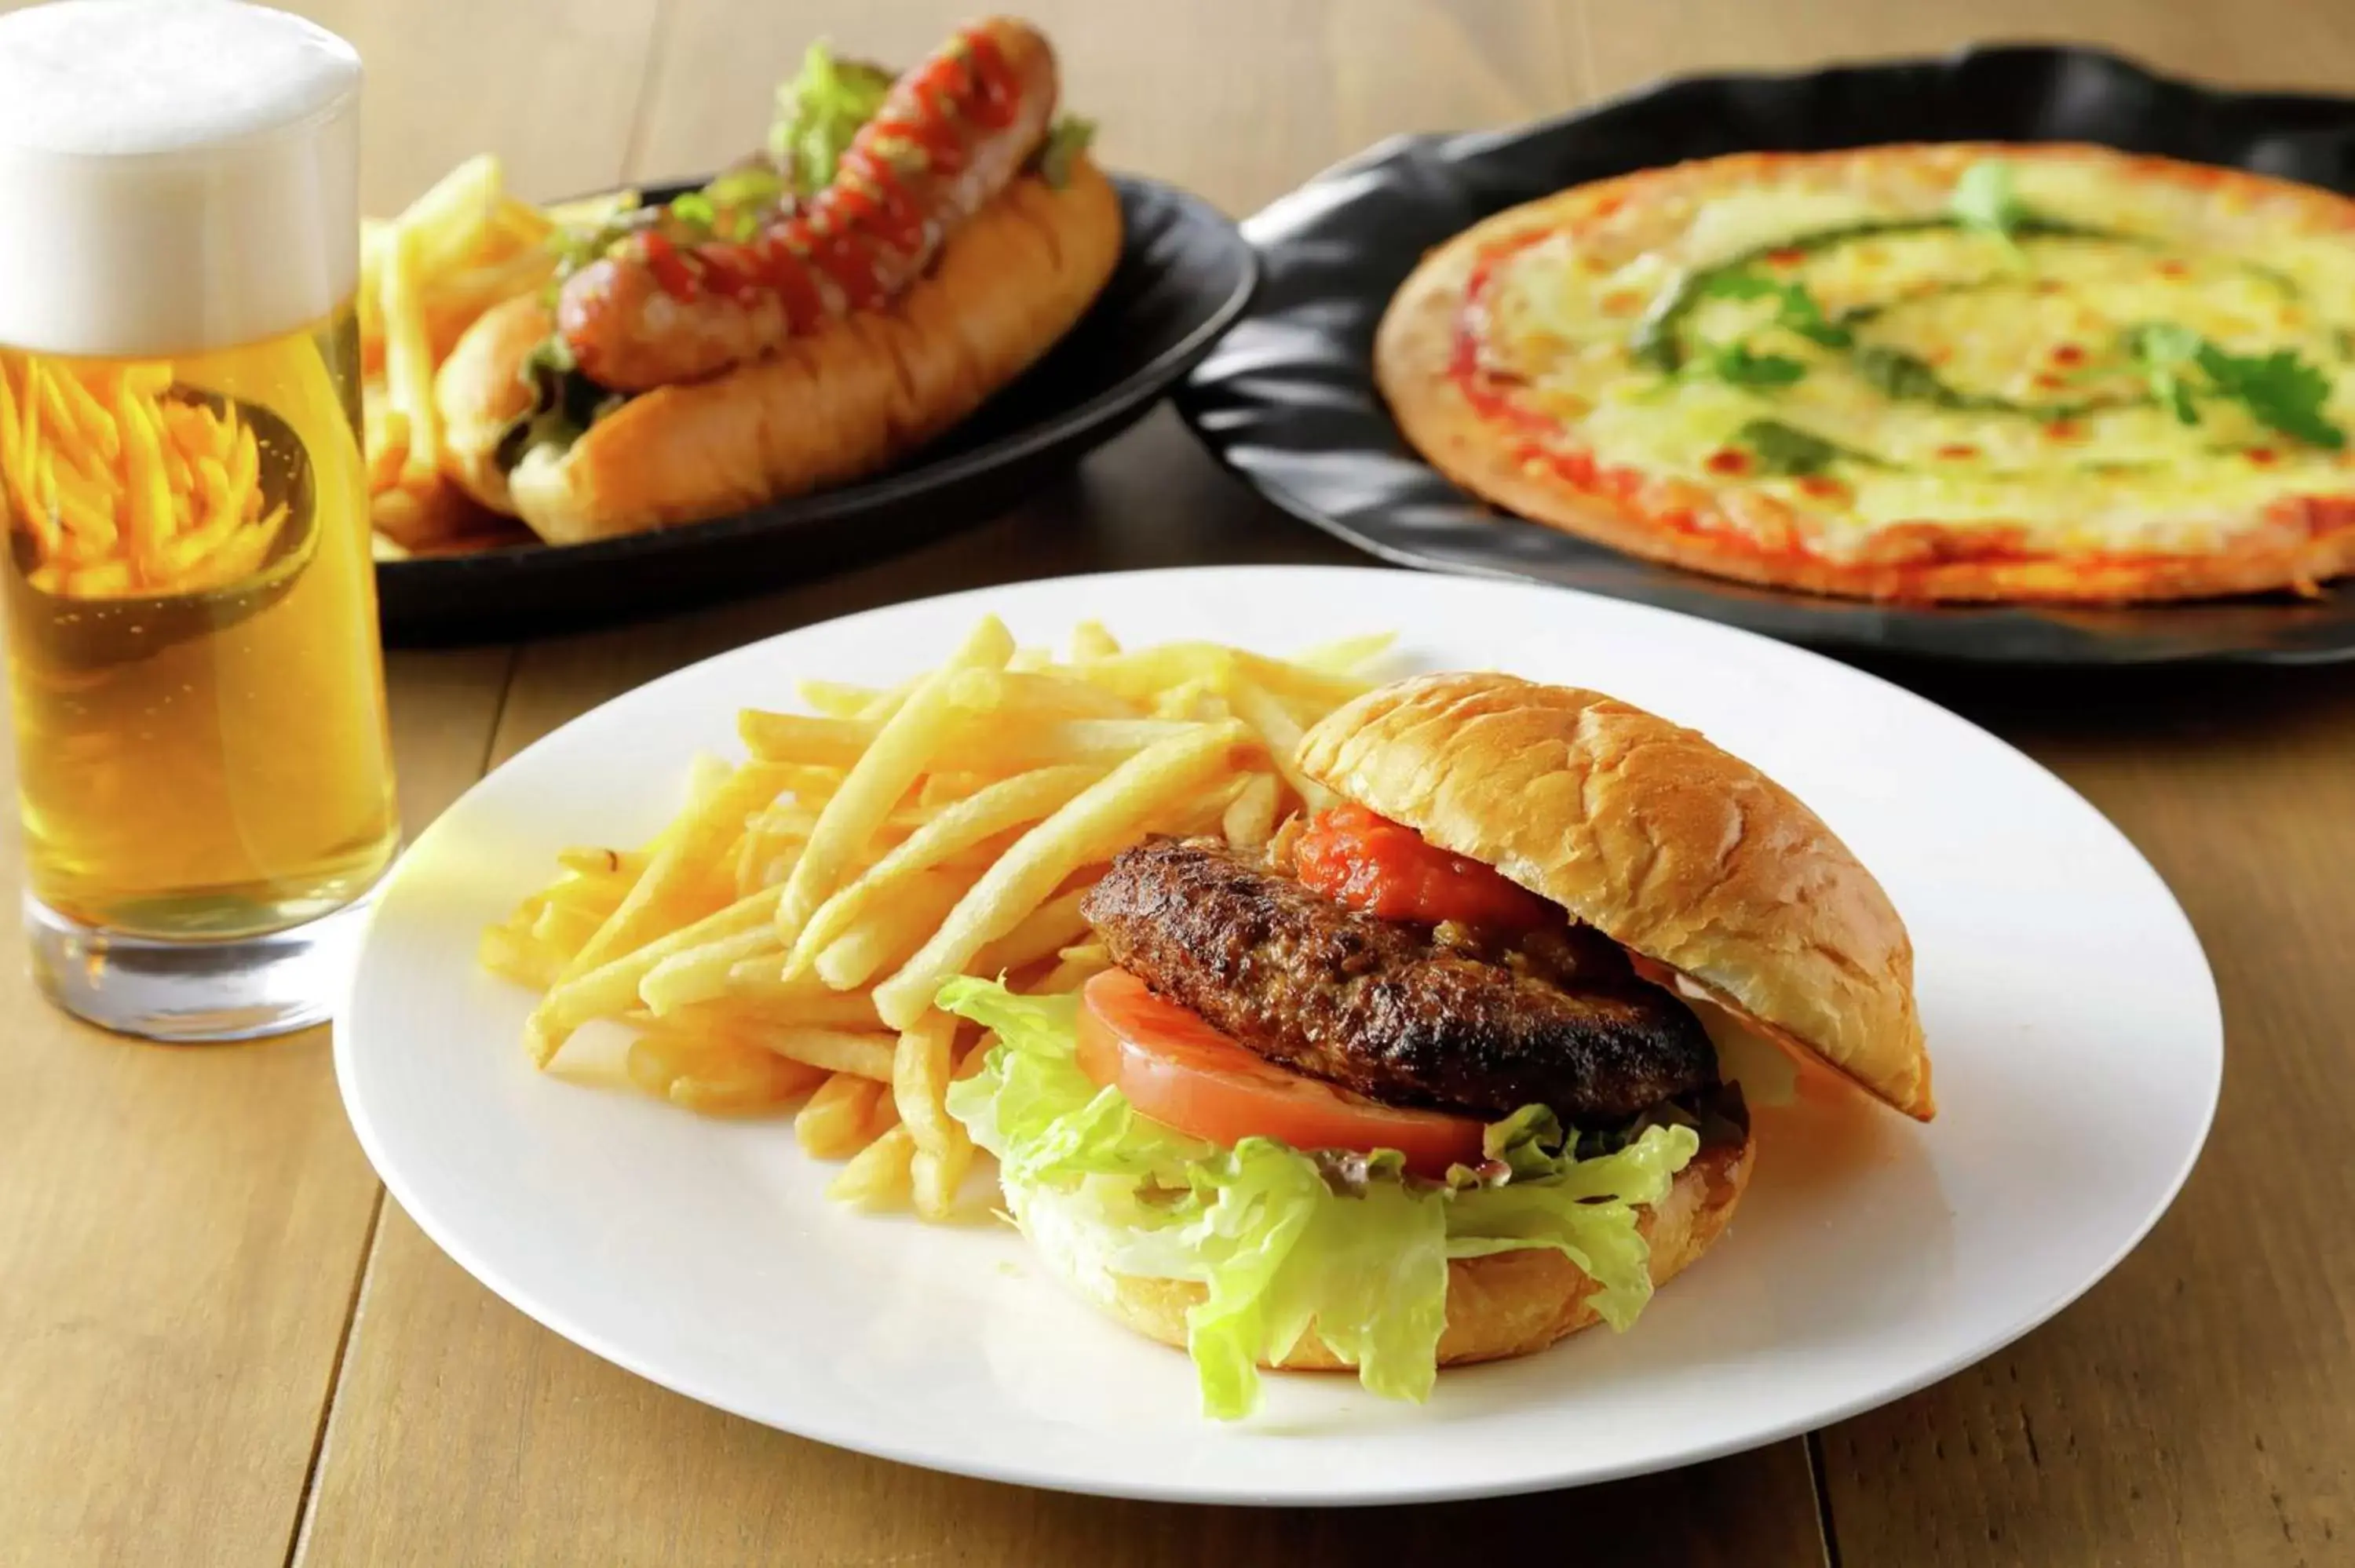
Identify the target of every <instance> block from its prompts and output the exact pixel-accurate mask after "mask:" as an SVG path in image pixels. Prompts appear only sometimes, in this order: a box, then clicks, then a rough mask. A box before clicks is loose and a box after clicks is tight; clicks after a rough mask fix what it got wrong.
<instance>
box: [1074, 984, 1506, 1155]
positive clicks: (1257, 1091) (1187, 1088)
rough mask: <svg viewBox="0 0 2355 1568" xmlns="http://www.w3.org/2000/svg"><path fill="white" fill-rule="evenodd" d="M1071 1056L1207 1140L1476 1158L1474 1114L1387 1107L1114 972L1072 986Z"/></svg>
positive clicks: (1093, 1075)
mask: <svg viewBox="0 0 2355 1568" xmlns="http://www.w3.org/2000/svg"><path fill="white" fill-rule="evenodd" d="M1079 1063H1080V1070H1081V1071H1082V1072H1083V1073H1085V1074H1086V1075H1088V1076H1089V1078H1090V1079H1092V1080H1093V1081H1094V1082H1096V1083H1098V1084H1103V1085H1109V1086H1112V1087H1114V1088H1117V1089H1118V1090H1120V1092H1121V1093H1122V1094H1123V1095H1124V1096H1125V1097H1127V1099H1128V1102H1129V1103H1130V1104H1131V1105H1133V1106H1135V1107H1136V1108H1137V1109H1138V1110H1140V1111H1142V1112H1144V1113H1145V1114H1146V1116H1149V1117H1151V1118H1153V1119H1154V1120H1156V1121H1157V1122H1162V1123H1164V1124H1166V1125H1167V1126H1169V1127H1174V1128H1177V1130H1178V1131H1180V1132H1185V1133H1191V1134H1192V1135H1193V1136H1195V1137H1196V1138H1200V1139H1208V1140H1209V1141H1210V1142H1212V1143H1217V1144H1224V1145H1229V1146H1231V1145H1233V1144H1235V1143H1237V1142H1239V1141H1240V1140H1241V1139H1246V1138H1250V1137H1252V1136H1254V1135H1256V1136H1259V1137H1263V1138H1274V1139H1283V1140H1284V1142H1286V1143H1288V1144H1290V1145H1292V1147H1294V1148H1295V1149H1348V1150H1357V1151H1358V1152H1359V1153H1364V1154H1370V1153H1372V1152H1373V1151H1374V1150H1378V1149H1395V1150H1398V1151H1399V1152H1400V1153H1401V1154H1403V1155H1405V1156H1406V1164H1407V1169H1408V1170H1410V1171H1414V1172H1415V1173H1416V1174H1418V1175H1422V1176H1431V1177H1441V1176H1444V1175H1446V1174H1447V1168H1448V1167H1449V1166H1450V1165H1455V1164H1465V1165H1477V1164H1478V1163H1479V1162H1480V1159H1481V1150H1480V1134H1481V1130H1482V1123H1481V1122H1480V1121H1479V1119H1478V1118H1475V1117H1463V1116H1450V1115H1448V1114H1446V1113H1445V1112H1444V1111H1430V1110H1410V1109H1406V1108H1403V1107H1398V1106H1386V1105H1383V1104H1381V1103H1380V1101H1378V1100H1369V1099H1368V1098H1366V1097H1364V1096H1363V1095H1358V1094H1352V1093H1350V1092H1349V1091H1348V1090H1347V1089H1344V1088H1341V1087H1338V1086H1336V1085H1332V1084H1328V1083H1326V1082H1325V1081H1324V1080H1322V1079H1320V1078H1311V1077H1308V1076H1306V1075H1304V1074H1300V1073H1295V1072H1293V1071H1292V1070H1291V1069H1290V1068H1287V1067H1280V1066H1278V1065H1275V1064H1274V1063H1273V1062H1270V1061H1268V1060H1266V1059H1265V1058H1264V1057H1262V1056H1259V1055H1255V1054H1252V1052H1250V1051H1247V1050H1245V1049H1244V1048H1243V1047H1241V1045H1238V1044H1235V1043H1234V1042H1233V1041H1232V1040H1231V1039H1229V1038H1228V1037H1227V1036H1226V1035H1224V1034H1221V1033H1219V1032H1218V1031H1217V1030H1215V1029H1213V1028H1211V1027H1210V1026H1209V1024H1208V1023H1205V1022H1202V1020H1201V1018H1200V1017H1199V1015H1197V1014H1195V1013H1193V1012H1189V1011H1188V1010H1187V1009H1185V1008H1182V1007H1179V1006H1178V1005H1177V1003H1175V1002H1171V1001H1164V1000H1162V999H1161V998H1160V997H1157V996H1156V995H1154V994H1153V992H1152V991H1150V990H1148V989H1147V988H1146V984H1145V982H1144V981H1143V980H1138V979H1137V978H1136V977H1135V975H1132V974H1130V973H1128V972H1127V971H1126V970H1124V969H1106V970H1104V971H1103V973H1101V974H1099V975H1097V976H1095V977H1094V978H1093V979H1092V980H1089V981H1088V983H1087V987H1086V989H1085V990H1084V991H1082V993H1081V1007H1080V1051H1079Z"/></svg>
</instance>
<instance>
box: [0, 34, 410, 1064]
mask: <svg viewBox="0 0 2355 1568" xmlns="http://www.w3.org/2000/svg"><path fill="white" fill-rule="evenodd" d="M359 90H360V69H359V61H358V58H357V56H356V55H355V54H354V53H353V51H352V49H351V48H350V47H349V46H348V45H346V44H345V43H344V42H343V41H342V40H341V39H339V38H337V37H334V36H333V35H332V34H329V33H326V32H325V31H323V30H322V29H320V28H318V27H316V26H313V25H312V24H310V23H308V22H305V21H303V20H301V19H299V18H296V17H293V16H287V15H284V14H283V13H280V12H276V11H271V10H267V9H264V8H261V7H260V6H254V5H240V4H234V3H230V0H63V3H61V4H55V5H42V6H37V7H34V8H32V9H30V10H25V11H18V12H15V13H12V14H10V15H8V16H0V212H5V213H6V214H7V220H6V221H5V223H0V518H5V521H6V524H7V528H8V540H9V546H10V549H9V561H8V566H7V569H6V572H5V580H6V590H5V598H6V622H7V627H6V635H7V652H8V673H9V681H8V688H9V699H10V704H11V707H12V711H13V716H14V721H15V735H16V778H17V788H18V791H19V795H20V799H21V804H22V808H23V810H22V815H23V822H24V877H25V894H24V907H25V918H26V926H27V935H28V936H29V938H30V939H31V944H32V951H33V964H34V970H35V973H36V975H37V978H38V980H40V983H41V984H42V986H43V988H44V990H45V991H47V992H48V995H49V996H50V997H51V998H52V999H53V1000H54V1001H57V1002H59V1004H60V1005H62V1006H64V1007H65V1008H67V1009H68V1010H69V1011H70V1012H75V1013H77V1014H79V1015H80V1016H81V1017H83V1018H86V1019H89V1020H91V1022H96V1023H100V1024H102V1025H104V1026H106V1027H109V1028H112V1029H116V1030H121V1031H124V1032H127V1033H136V1034H144V1035H149V1036H153V1037H156V1038H164V1039H175V1040H203V1039H230V1038H241V1037H246V1036H250V1035H255V1034H264V1033H276V1032H279V1031H281V1030H284V1029H290V1028H294V1027H298V1026H300V1025H302V1024H304V1023H308V1022H314V1021H316V1020H317V1019H319V1018H321V1017H323V1016H325V1011H326V1009H327V1006H328V1005H329V1002H330V1001H331V1000H332V996H333V993H334V991H336V988H337V987H338V986H339V984H340V983H341V970H342V967H343V963H344V961H345V959H346V957H347V949H348V948H349V946H350V943H351V940H352V938H353V936H354V934H355V932H356V919H357V910H356V908H355V906H356V902H357V900H359V899H361V898H362V897H363V896H364V895H366V894H367V892H368V888H369V886H370V885H372V884H373V883H374V882H375V881H376V879H377V878H378V875H379V874H381V873H382V872H383V870H384V869H385V867H386V865H387V864H388V863H389V861H390V859H391V857H392V854H393V852H394V850H395V848H396V845H397V842H398V837H399V818H398V814H397V812H396V810H395V806H394V800H393V790H392V772H391V767H390V758H389V741H388V736H387V732H386V725H385V707H384V683H383V672H382V663H381V655H380V653H379V652H378V641H377V617H376V599H375V587H374V579H373V576H372V567H371V563H370V558H369V550H368V503H367V500H368V498H367V484H366V477H365V474H364V472H363V470H362V465H361V457H360V447H359V437H358V429H359V384H360V363H359V334H358V328H357V320H356V317H355V314H354V308H353V307H354V296H355V292H356V289H357V280H358V238H357V237H358V211H357V165H358V147H359V143H358V107H359Z"/></svg>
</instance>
